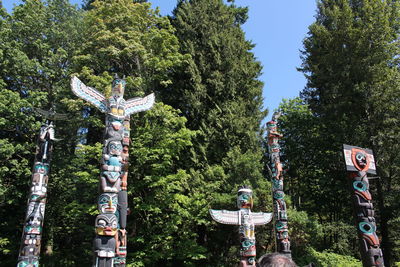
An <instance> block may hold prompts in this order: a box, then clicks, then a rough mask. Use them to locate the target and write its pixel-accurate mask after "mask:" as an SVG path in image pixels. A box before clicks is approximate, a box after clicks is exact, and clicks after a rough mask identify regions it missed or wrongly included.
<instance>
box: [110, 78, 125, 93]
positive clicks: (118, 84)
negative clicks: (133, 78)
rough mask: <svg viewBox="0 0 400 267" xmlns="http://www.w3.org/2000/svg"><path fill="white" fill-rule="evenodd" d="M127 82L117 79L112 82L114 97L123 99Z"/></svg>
mask: <svg viewBox="0 0 400 267" xmlns="http://www.w3.org/2000/svg"><path fill="white" fill-rule="evenodd" d="M125 85H126V81H125V80H124V79H120V78H118V77H116V78H115V79H114V81H113V82H112V95H113V96H114V97H118V98H119V97H123V96H124V92H125Z"/></svg>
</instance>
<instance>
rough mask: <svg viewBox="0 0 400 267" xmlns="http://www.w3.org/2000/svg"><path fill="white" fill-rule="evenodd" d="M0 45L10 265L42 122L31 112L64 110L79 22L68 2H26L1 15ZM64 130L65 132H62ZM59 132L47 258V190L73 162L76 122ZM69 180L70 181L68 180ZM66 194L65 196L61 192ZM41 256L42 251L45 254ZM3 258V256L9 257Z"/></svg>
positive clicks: (5, 237)
mask: <svg viewBox="0 0 400 267" xmlns="http://www.w3.org/2000/svg"><path fill="white" fill-rule="evenodd" d="M1 15H2V16H1V22H0V23H1V27H0V32H1V33H0V34H1V40H2V42H1V44H0V47H1V48H0V50H1V53H0V57H1V59H0V81H1V82H0V84H1V86H0V91H1V92H0V98H1V104H0V105H1V107H0V113H1V130H0V143H1V149H0V150H1V156H0V157H1V159H2V162H4V163H5V164H3V165H2V171H1V174H0V176H1V178H0V181H1V184H2V199H4V200H7V201H1V206H2V207H1V211H0V216H2V218H5V219H4V220H2V222H1V226H2V230H1V232H0V240H2V242H1V243H2V245H5V247H3V248H2V255H0V257H1V260H0V261H1V262H2V264H5V265H10V264H14V263H15V261H16V259H17V253H18V248H19V243H20V238H21V230H22V226H23V222H24V212H25V209H26V200H27V197H28V190H29V189H28V184H30V179H31V178H30V176H31V168H32V164H33V159H34V157H33V156H34V152H35V144H36V140H37V136H38V132H39V128H40V124H41V123H40V121H43V118H40V117H38V116H37V115H35V113H34V112H33V108H34V107H35V108H42V109H47V110H48V109H49V108H56V110H57V111H58V112H61V113H63V112H64V113H65V111H66V110H67V107H66V105H65V104H64V103H63V101H62V100H63V99H66V98H68V97H67V96H66V95H65V92H66V90H69V89H68V87H69V85H68V84H69V66H70V62H71V59H72V55H73V53H74V49H75V48H76V47H77V46H78V40H79V39H80V38H79V37H78V26H79V25H80V23H79V20H80V16H79V13H78V12H77V10H76V9H75V8H74V7H72V6H71V5H70V4H69V3H68V1H64V0H49V1H45V2H44V1H30V0H27V1H24V3H22V4H21V5H19V6H16V7H15V9H14V11H13V13H12V14H11V15H8V14H6V13H5V11H4V10H2V11H1ZM62 125H63V126H64V127H63V126H62ZM62 125H60V127H58V128H57V135H59V136H63V138H65V141H64V142H63V143H59V144H57V145H56V151H55V153H54V159H53V164H52V174H51V178H50V184H49V191H50V193H49V197H48V201H49V203H51V202H53V203H51V204H52V205H51V206H48V208H47V209H46V220H45V227H44V228H45V229H46V232H45V235H44V236H43V240H42V244H43V247H48V248H49V253H51V250H52V246H53V240H52V236H53V233H54V234H56V233H60V232H62V230H61V231H60V230H59V229H57V228H56V227H55V226H56V222H57V219H58V218H60V217H62V216H60V214H59V213H58V212H57V209H58V207H59V205H57V204H58V203H57V201H56V200H57V198H54V195H52V192H51V190H52V189H53V186H54V185H55V184H57V181H63V180H64V179H63V178H64V177H62V178H61V177H59V176H57V172H58V170H59V169H60V167H61V168H62V167H63V166H64V165H67V163H69V160H70V159H71V157H72V156H73V151H74V147H75V136H76V134H75V133H74V131H71V129H76V127H75V126H74V120H71V121H68V122H65V123H63V124H62ZM69 178H70V177H69ZM60 184H61V185H62V184H63V183H60ZM60 191H61V192H63V193H64V194H66V193H67V192H64V191H62V190H61V188H60ZM43 251H45V249H43ZM7 253H8V255H7V257H3V256H4V255H3V254H7Z"/></svg>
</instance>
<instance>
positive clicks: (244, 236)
mask: <svg viewBox="0 0 400 267" xmlns="http://www.w3.org/2000/svg"><path fill="white" fill-rule="evenodd" d="M237 206H238V208H239V210H237V211H228V210H212V209H210V214H211V217H212V218H213V219H214V220H215V221H217V222H219V223H223V224H232V225H239V238H240V256H241V260H240V264H239V267H246V266H256V238H255V233H254V226H257V225H264V224H267V223H269V222H270V221H271V219H272V214H271V213H265V212H252V211H251V208H253V191H252V190H251V189H250V188H249V187H247V186H242V187H240V188H239V190H238V195H237Z"/></svg>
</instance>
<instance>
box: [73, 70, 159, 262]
mask: <svg viewBox="0 0 400 267" xmlns="http://www.w3.org/2000/svg"><path fill="white" fill-rule="evenodd" d="M125 84H126V82H125V80H123V79H119V78H118V77H116V78H115V79H114V81H113V83H112V96H111V97H109V98H108V99H107V98H106V97H105V96H104V95H102V94H101V93H100V92H98V91H97V90H95V89H93V88H91V87H88V86H86V85H84V84H83V83H82V82H81V81H80V80H79V79H78V78H77V77H73V78H72V80H71V87H72V91H73V92H74V93H75V94H76V95H77V96H78V97H80V98H82V99H84V100H86V101H88V102H89V103H91V104H93V105H94V106H95V107H96V108H98V109H99V110H100V111H101V112H103V113H106V114H107V115H106V121H105V124H106V128H105V131H104V147H103V156H102V160H101V174H100V192H101V194H100V196H99V198H98V210H99V213H100V214H99V215H97V217H96V220H95V227H96V237H95V239H94V242H93V247H94V254H95V255H94V265H93V266H95V267H109V266H125V259H126V245H127V240H126V217H127V211H128V195H127V178H128V158H129V154H128V153H129V151H128V148H129V141H130V139H129V135H130V123H129V121H130V115H132V114H134V113H137V112H140V111H145V110H148V109H150V108H151V107H152V106H153V104H154V94H150V95H148V96H146V97H144V98H133V99H129V100H127V101H125V99H124V98H123V96H124V90H125Z"/></svg>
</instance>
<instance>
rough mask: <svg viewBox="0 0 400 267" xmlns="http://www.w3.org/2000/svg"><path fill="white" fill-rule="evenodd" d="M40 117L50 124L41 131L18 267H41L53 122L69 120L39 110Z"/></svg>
mask: <svg viewBox="0 0 400 267" xmlns="http://www.w3.org/2000/svg"><path fill="white" fill-rule="evenodd" d="M35 111H36V113H39V114H40V115H42V116H44V117H46V123H44V124H43V125H42V127H41V128H40V134H39V137H38V141H37V147H36V153H35V161H34V164H33V170H32V179H31V186H30V193H29V198H28V208H27V210H26V216H25V225H24V228H23V231H22V239H21V247H20V250H19V255H18V264H17V266H18V267H37V266H39V257H40V243H41V242H40V241H41V239H42V230H43V221H44V210H45V206H46V198H47V183H48V180H49V170H50V160H51V153H52V148H53V141H55V140H56V139H55V138H54V125H53V122H52V121H53V120H57V119H65V118H66V116H65V115H62V114H56V113H55V112H53V111H44V110H42V109H35Z"/></svg>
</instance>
